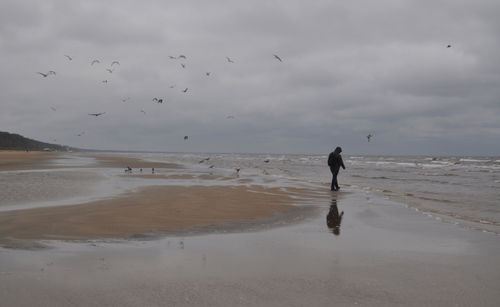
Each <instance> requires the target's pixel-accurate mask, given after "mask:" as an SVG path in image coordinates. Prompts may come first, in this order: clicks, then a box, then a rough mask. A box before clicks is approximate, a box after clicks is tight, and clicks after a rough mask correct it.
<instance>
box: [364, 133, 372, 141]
mask: <svg viewBox="0 0 500 307" xmlns="http://www.w3.org/2000/svg"><path fill="white" fill-rule="evenodd" d="M372 137H373V134H371V133H369V134H368V135H367V136H366V138H367V139H368V142H370V140H371V138H372Z"/></svg>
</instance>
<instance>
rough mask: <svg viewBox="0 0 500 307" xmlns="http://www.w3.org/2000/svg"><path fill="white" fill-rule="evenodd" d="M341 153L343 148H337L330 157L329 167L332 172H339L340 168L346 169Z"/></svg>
mask: <svg viewBox="0 0 500 307" xmlns="http://www.w3.org/2000/svg"><path fill="white" fill-rule="evenodd" d="M341 152H342V148H340V147H337V148H335V151H333V152H331V153H330V155H329V156H328V166H330V169H331V171H332V172H338V171H339V169H340V167H342V168H343V169H345V166H344V161H342V156H341V155H340V153H341Z"/></svg>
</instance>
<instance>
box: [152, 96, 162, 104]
mask: <svg viewBox="0 0 500 307" xmlns="http://www.w3.org/2000/svg"><path fill="white" fill-rule="evenodd" d="M153 101H154V102H156V103H163V98H156V97H155V98H153Z"/></svg>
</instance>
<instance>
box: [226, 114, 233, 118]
mask: <svg viewBox="0 0 500 307" xmlns="http://www.w3.org/2000/svg"><path fill="white" fill-rule="evenodd" d="M226 118H227V119H234V116H233V115H228V116H226Z"/></svg>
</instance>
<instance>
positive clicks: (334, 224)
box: [326, 199, 344, 236]
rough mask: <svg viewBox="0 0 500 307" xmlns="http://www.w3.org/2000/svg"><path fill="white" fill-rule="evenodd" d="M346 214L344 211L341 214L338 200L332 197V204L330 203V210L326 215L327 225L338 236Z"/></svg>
mask: <svg viewBox="0 0 500 307" xmlns="http://www.w3.org/2000/svg"><path fill="white" fill-rule="evenodd" d="M343 215H344V211H342V212H341V213H340V214H339V208H338V207H337V200H336V199H332V204H331V205H330V211H328V215H327V216H326V225H327V226H328V228H329V229H330V231H331V232H332V233H333V234H334V235H336V236H338V235H340V223H341V222H342V216H343Z"/></svg>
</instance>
